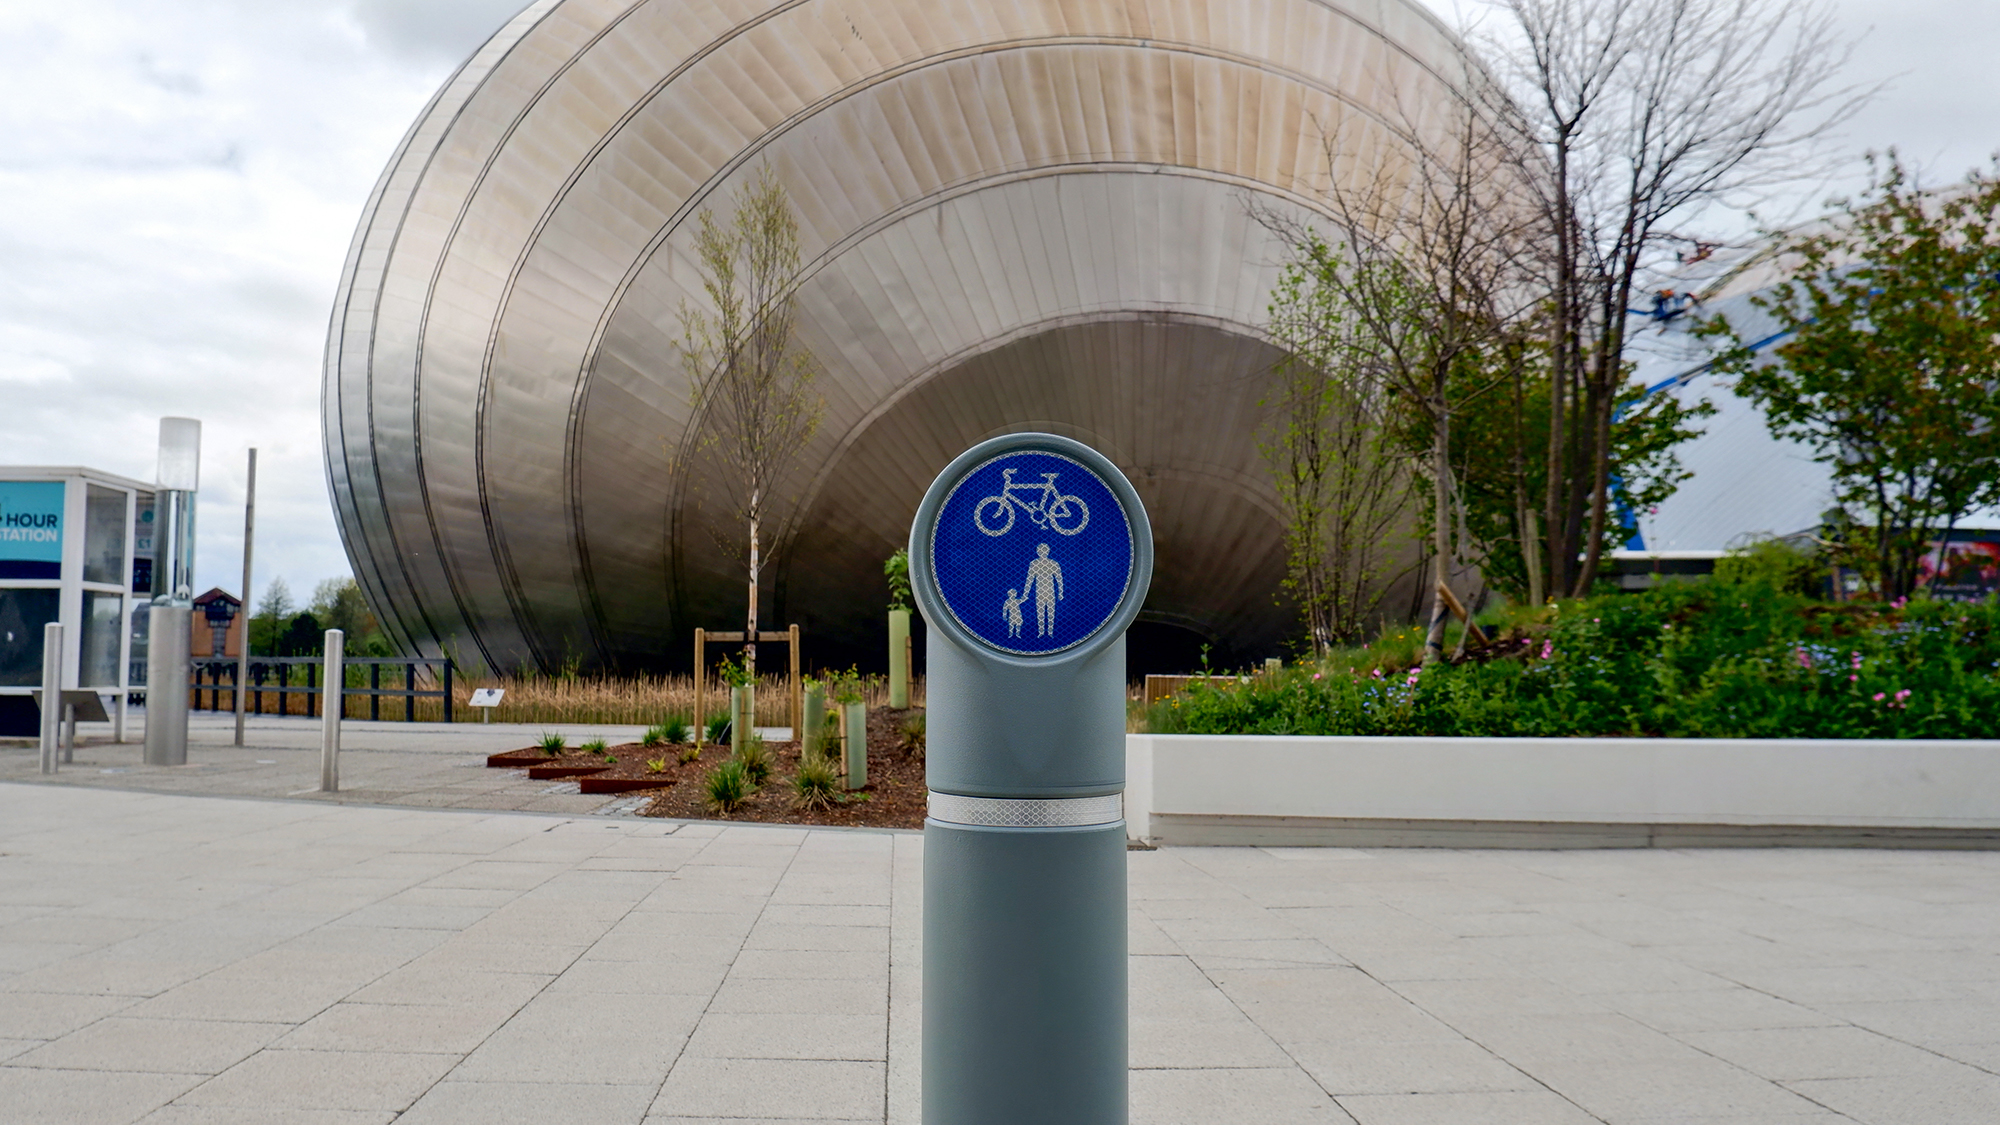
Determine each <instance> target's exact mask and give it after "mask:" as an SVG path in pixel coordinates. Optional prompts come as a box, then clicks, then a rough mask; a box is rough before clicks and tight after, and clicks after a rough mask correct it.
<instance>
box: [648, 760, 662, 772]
mask: <svg viewBox="0 0 2000 1125" xmlns="http://www.w3.org/2000/svg"><path fill="white" fill-rule="evenodd" d="M646 772H647V773H665V772H667V760H666V759H665V758H648V759H646Z"/></svg>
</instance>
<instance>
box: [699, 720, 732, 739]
mask: <svg viewBox="0 0 2000 1125" xmlns="http://www.w3.org/2000/svg"><path fill="white" fill-rule="evenodd" d="M728 727H729V716H728V714H727V713H724V714H721V715H717V716H715V717H714V718H712V719H710V720H709V721H708V729H707V730H706V731H705V732H704V733H705V734H706V736H707V739H708V741H710V742H721V741H722V732H723V731H724V730H726V729H728Z"/></svg>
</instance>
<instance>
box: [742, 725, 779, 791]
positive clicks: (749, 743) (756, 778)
mask: <svg viewBox="0 0 2000 1125" xmlns="http://www.w3.org/2000/svg"><path fill="white" fill-rule="evenodd" d="M736 760H737V761H738V762H741V763H743V772H744V773H746V774H748V775H750V782H751V784H753V785H762V784H764V782H766V781H768V780H770V777H771V749H770V747H768V746H765V745H764V740H763V739H762V738H761V737H759V736H757V735H754V734H753V735H751V736H750V737H749V738H746V739H744V740H743V748H742V749H741V750H738V751H737V752H736Z"/></svg>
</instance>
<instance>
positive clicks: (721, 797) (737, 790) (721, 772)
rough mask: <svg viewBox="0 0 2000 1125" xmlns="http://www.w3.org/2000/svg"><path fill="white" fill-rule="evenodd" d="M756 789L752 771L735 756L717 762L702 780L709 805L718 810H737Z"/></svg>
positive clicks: (703, 791)
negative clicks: (751, 775)
mask: <svg viewBox="0 0 2000 1125" xmlns="http://www.w3.org/2000/svg"><path fill="white" fill-rule="evenodd" d="M756 791H757V786H756V783H754V782H752V781H751V780H750V772H749V771H748V770H746V769H745V768H744V767H743V763H742V762H740V761H737V760H736V759H735V758H729V759H727V760H725V761H723V762H721V763H719V764H717V765H716V767H715V768H714V769H712V770H710V771H709V772H708V778H707V779H706V780H705V781H703V782H702V793H703V795H704V796H706V797H707V798H708V804H709V807H710V808H712V809H715V810H716V811H717V812H725V813H727V812H735V811H736V810H737V808H739V807H740V806H741V805H742V804H743V802H744V801H746V800H749V798H750V795H751V794H752V793H755V792H756Z"/></svg>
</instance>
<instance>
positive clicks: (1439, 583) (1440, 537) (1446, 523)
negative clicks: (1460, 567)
mask: <svg viewBox="0 0 2000 1125" xmlns="http://www.w3.org/2000/svg"><path fill="white" fill-rule="evenodd" d="M1432 409H1433V410H1435V411H1436V414H1435V423H1434V430H1433V434H1432V439H1431V507H1432V513H1431V514H1432V520H1431V550H1432V551H1433V552H1434V553H1435V555H1436V557H1435V558H1434V559H1432V560H1431V577H1432V579H1433V581H1432V588H1431V624H1430V630H1429V632H1428V633H1427V634H1426V635H1425V637H1424V663H1425V664H1427V665H1429V664H1436V663H1437V662H1439V661H1440V660H1443V659H1444V630H1445V623H1446V622H1447V621H1449V620H1450V619H1451V609H1450V607H1449V606H1447V605H1446V604H1445V600H1444V589H1445V585H1446V582H1447V581H1448V580H1449V579H1450V577H1451V478H1450V476H1449V475H1448V474H1449V473H1450V472H1451V415H1450V414H1448V413H1446V412H1445V410H1444V395H1443V394H1442V393H1440V394H1439V395H1438V401H1437V402H1436V403H1435V404H1434V405H1433V407H1432Z"/></svg>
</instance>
